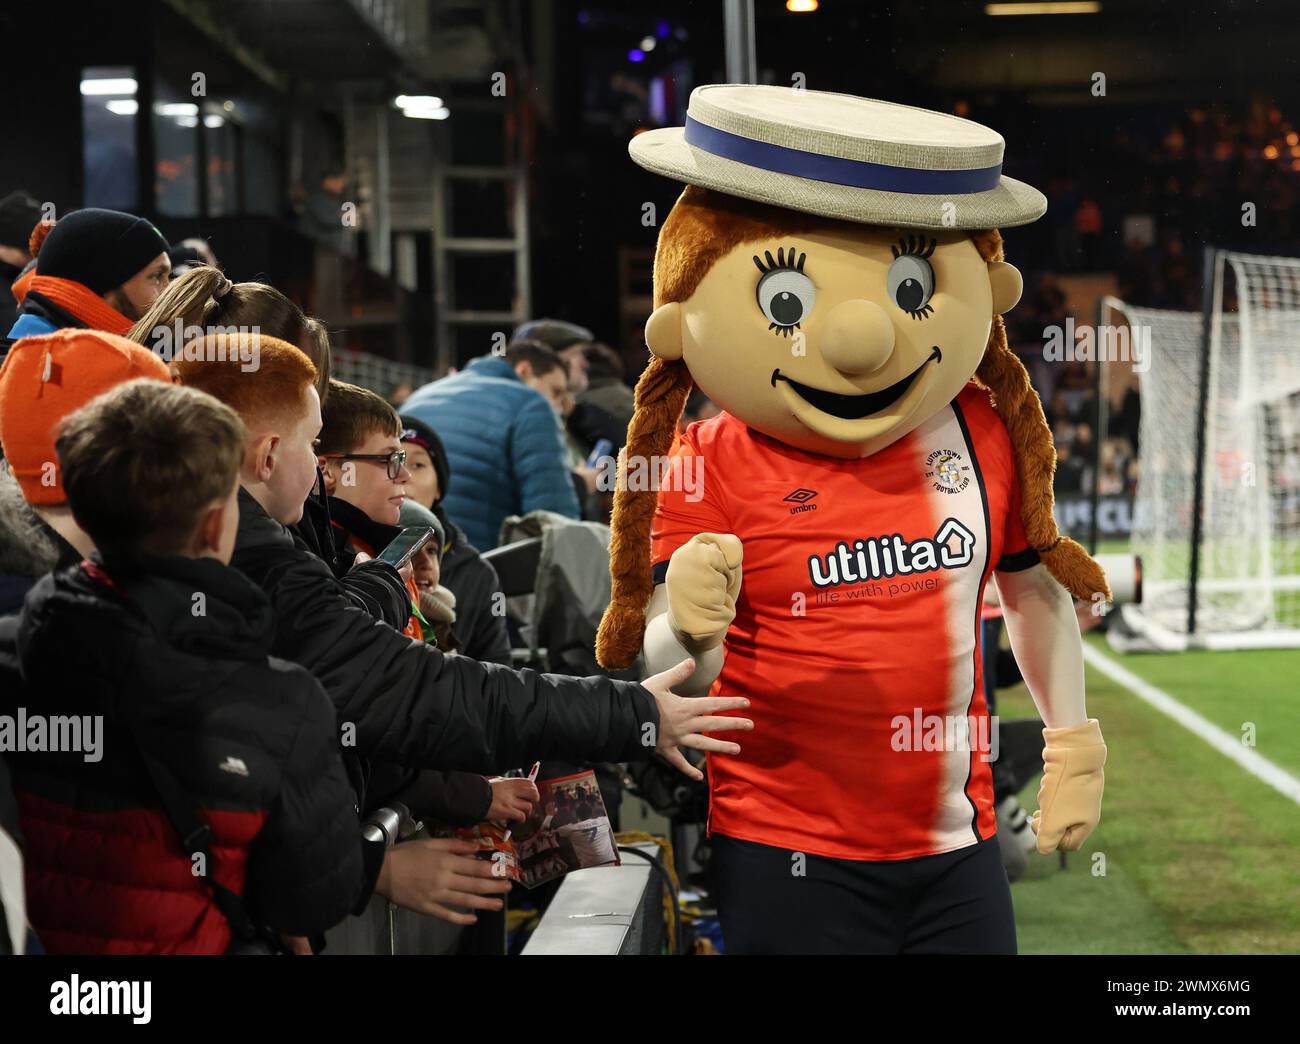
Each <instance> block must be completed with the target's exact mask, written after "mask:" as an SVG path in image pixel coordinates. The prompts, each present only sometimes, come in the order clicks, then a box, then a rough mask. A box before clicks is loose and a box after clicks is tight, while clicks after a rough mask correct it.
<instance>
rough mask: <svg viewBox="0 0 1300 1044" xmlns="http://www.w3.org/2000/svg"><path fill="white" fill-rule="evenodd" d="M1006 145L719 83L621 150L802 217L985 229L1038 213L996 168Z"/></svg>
mask: <svg viewBox="0 0 1300 1044" xmlns="http://www.w3.org/2000/svg"><path fill="white" fill-rule="evenodd" d="M1004 146H1005V142H1004V141H1003V140H1002V135H1000V134H998V133H997V131H993V130H990V129H989V128H988V127H983V126H981V125H980V124H978V123H972V122H971V121H970V120H963V119H961V118H960V117H959V116H949V115H947V114H946V113H942V112H931V111H929V110H927V109H917V108H913V107H912V106H910V105H896V104H894V103H893V102H885V101H876V100H874V99H872V98H855V97H853V96H852V95H849V94H831V93H828V92H826V91H808V90H800V89H797V88H792V87H764V86H752V85H749V84H733V83H723V84H713V85H710V86H706V87H697V88H695V90H694V91H692V92H691V100H690V105H689V107H688V109H687V112H686V126H685V127H664V128H661V129H659V130H652V131H646V132H645V133H644V134H638V135H637V136H636V137H635V138H633V139H632V141H631V144H629V145H628V152H629V153H631V156H632V159H633V160H635V161H636V162H637V163H639V164H640V165H641V166H643V167H645V168H646V169H647V170H652V171H654V172H655V173H656V174H664V175H667V176H668V177H672V178H676V179H677V180H679V181H684V182H686V183H687V184H688V185H699V186H701V187H703V188H710V189H716V190H717V191H719V192H725V193H727V194H728V195H732V196H743V197H744V198H745V199H752V200H756V201H758V202H760V203H771V204H774V205H775V206H778V207H786V208H788V209H790V210H800V211H803V212H805V213H808V214H820V215H822V216H824V217H830V218H841V219H843V220H847V221H860V222H864V223H866V224H871V225H885V226H888V227H904V228H932V229H945V228H951V229H983V228H1007V227H1010V226H1012V225H1025V224H1028V223H1029V222H1031V221H1037V220H1038V219H1039V218H1040V217H1042V216H1043V214H1044V213H1045V212H1046V210H1047V200H1046V199H1045V198H1044V197H1043V194H1042V193H1041V192H1039V191H1038V190H1037V189H1035V188H1032V187H1030V186H1029V185H1026V184H1025V183H1024V182H1021V181H1016V180H1015V179H1013V178H1008V177H1006V176H1005V175H1003V173H1002V150H1003V148H1004ZM945 204H947V206H946V207H945Z"/></svg>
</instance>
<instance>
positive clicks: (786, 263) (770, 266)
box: [754, 247, 808, 273]
mask: <svg viewBox="0 0 1300 1044" xmlns="http://www.w3.org/2000/svg"><path fill="white" fill-rule="evenodd" d="M794 254H795V250H794V247H791V248H790V252H789V253H788V254H787V253H786V250H785V247H779V248H777V251H776V257H775V258H773V257H772V251H770V250H764V251H763V257H764V258H766V259H767V264H763V260H762V258H760V257H759V256H758V255H757V254H755V255H754V264H756V265H758V270H759V271H760V272H763V273H767V272H774V271H776V270H777V269H778V268H789V269H791V270H793V271H795V272H802V271H803V263H804V261H805V259H806V258H807V257H808V255H807V254H806V253H805V254H800V255H799V260H798V261H796V260H795V257H794Z"/></svg>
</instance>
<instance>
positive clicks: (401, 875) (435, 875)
mask: <svg viewBox="0 0 1300 1044" xmlns="http://www.w3.org/2000/svg"><path fill="white" fill-rule="evenodd" d="M477 851H479V848H478V846H477V845H475V844H473V843H472V842H469V841H461V840H458V839H455V838H449V837H438V838H433V839H431V840H427V841H425V840H421V841H403V842H402V843H401V844H400V845H394V846H393V847H392V848H390V849H389V850H388V851H387V852H386V853H385V854H384V866H383V869H382V870H380V872H379V880H378V882H376V884H375V891H376V892H378V893H379V894H380V895H382V896H384V897H385V898H387V899H389V900H391V901H392V902H394V903H396V904H397V905H398V906H404V907H406V909H408V910H414V911H415V912H416V913H422V914H429V915H430V916H433V917H438V918H441V919H442V920H444V921H450V922H451V923H452V924H474V923H475V922H476V921H477V920H478V917H476V916H475V915H474V914H472V913H465V912H463V911H461V910H453V909H450V907H452V906H461V907H469V908H470V909H471V910H500V909H501V908H502V906H503V901H502V900H501V899H496V898H492V897H493V896H499V895H503V894H504V893H506V892H508V891H510V881H509V880H507V879H506V878H503V877H501V876H500V875H499V874H498V873H494V872H493V871H494V869H495V866H496V864H494V863H492V862H490V861H488V860H485V859H475V858H474V853H475V852H477Z"/></svg>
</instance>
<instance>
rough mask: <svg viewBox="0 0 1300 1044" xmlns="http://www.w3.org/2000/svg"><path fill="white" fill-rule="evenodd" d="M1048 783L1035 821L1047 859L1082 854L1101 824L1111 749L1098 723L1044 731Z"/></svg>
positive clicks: (1041, 789)
mask: <svg viewBox="0 0 1300 1044" xmlns="http://www.w3.org/2000/svg"><path fill="white" fill-rule="evenodd" d="M1043 738H1044V739H1045V740H1046V741H1047V746H1046V747H1045V748H1044V749H1043V782H1042V785H1041V786H1039V788H1038V811H1037V812H1035V813H1034V817H1033V819H1032V820H1030V825H1031V826H1032V827H1033V830H1034V833H1036V834H1037V835H1038V851H1039V852H1041V853H1042V854H1043V855H1047V854H1048V853H1050V852H1055V851H1056V850H1057V849H1060V850H1061V851H1064V852H1073V851H1075V850H1076V849H1078V848H1079V847H1080V846H1081V845H1082V844H1083V842H1084V841H1085V839H1086V838H1087V837H1088V835H1089V834H1091V833H1092V831H1093V829H1094V828H1095V827H1096V826H1097V821H1098V820H1099V819H1101V792H1102V786H1103V783H1104V782H1105V775H1104V773H1103V772H1102V767H1103V766H1104V765H1105V764H1106V744H1105V743H1104V742H1103V741H1102V738H1101V726H1100V725H1099V724H1098V723H1097V719H1096V718H1089V719H1088V720H1087V721H1086V722H1085V723H1084V724H1082V725H1075V726H1073V727H1072V728H1068V729H1043Z"/></svg>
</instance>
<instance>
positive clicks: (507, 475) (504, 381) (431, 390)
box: [403, 341, 579, 551]
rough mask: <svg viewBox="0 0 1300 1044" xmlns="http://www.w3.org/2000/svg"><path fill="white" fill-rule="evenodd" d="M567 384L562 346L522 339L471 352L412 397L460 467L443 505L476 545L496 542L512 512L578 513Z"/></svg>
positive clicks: (411, 410)
mask: <svg viewBox="0 0 1300 1044" xmlns="http://www.w3.org/2000/svg"><path fill="white" fill-rule="evenodd" d="M567 390H568V375H567V372H566V370H565V367H564V364H563V363H561V362H560V360H559V359H558V358H557V357H556V355H555V353H554V352H553V351H551V350H550V349H549V348H547V347H545V346H544V345H541V344H538V343H536V342H532V341H522V342H518V343H515V344H512V345H510V346H509V347H508V348H507V349H506V352H505V354H504V355H484V356H481V357H479V358H477V359H473V360H471V361H470V363H469V365H468V366H466V367H465V369H464V370H462V371H461V372H460V373H457V374H455V375H454V376H451V377H444V378H442V379H441V380H438V381H434V382H433V383H432V384H426V385H425V386H424V387H423V388H420V389H418V390H417V391H416V392H415V393H414V394H413V395H412V396H411V397H410V398H409V399H408V400H407V401H406V404H405V406H404V407H403V409H404V411H405V412H406V414H407V415H409V416H412V417H415V418H416V419H417V420H421V421H423V422H424V423H426V424H428V425H429V426H430V427H432V428H433V429H434V430H435V431H437V433H438V434H439V435H440V436H441V437H442V442H443V445H444V446H446V448H447V457H448V459H449V460H450V462H451V470H452V471H453V472H454V473H455V475H456V484H455V485H454V486H453V487H452V488H451V489H449V490H447V491H446V492H445V496H444V499H443V506H444V507H445V508H446V511H447V514H448V515H449V516H450V517H451V519H452V521H454V522H455V523H457V525H459V526H460V527H461V528H462V529H464V530H465V533H466V534H467V535H468V536H469V539H470V541H471V543H473V544H474V546H475V547H478V548H481V549H482V550H485V551H489V550H491V549H492V548H494V547H496V546H497V542H498V539H499V537H500V533H501V523H502V522H504V521H505V519H506V517H507V516H509V515H523V514H527V513H528V512H530V511H538V510H542V511H553V512H555V513H557V514H560V515H564V516H566V517H567V518H578V517H579V508H578V498H577V496H576V494H575V492H574V486H573V483H572V481H571V480H570V478H569V468H568V458H567V456H566V453H565V448H564V438H563V433H562V430H561V425H560V420H559V408H560V405H561V403H562V401H563V398H564V395H565V393H566V392H567Z"/></svg>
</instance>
